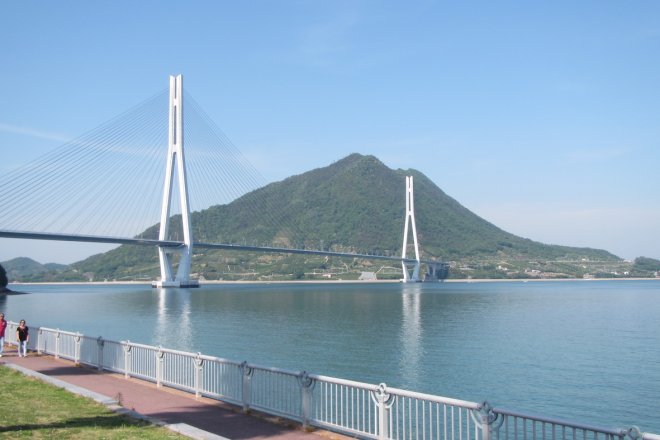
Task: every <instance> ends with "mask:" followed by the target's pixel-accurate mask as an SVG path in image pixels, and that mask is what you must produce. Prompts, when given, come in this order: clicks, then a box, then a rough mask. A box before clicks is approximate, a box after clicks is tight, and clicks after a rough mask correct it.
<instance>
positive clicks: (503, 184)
mask: <svg viewBox="0 0 660 440" xmlns="http://www.w3.org/2000/svg"><path fill="white" fill-rule="evenodd" d="M0 41H2V46H3V50H2V56H1V57H0V82H1V84H2V85H3V91H2V94H1V96H2V103H1V110H0V149H1V151H2V161H0V172H6V171H7V170H10V169H12V168H14V167H16V166H18V165H20V164H23V163H26V162H28V161H30V160H33V159H35V158H37V157H39V156H40V155H42V154H44V153H46V152H48V151H50V150H52V149H53V148H56V147H57V146H59V145H60V144H62V143H63V142H65V141H67V140H69V139H72V138H74V137H76V136H78V135H80V134H82V133H84V132H86V131H89V130H90V129H92V128H94V127H96V126H98V125H100V124H102V123H104V122H105V121H107V120H109V119H110V118H112V117H114V116H116V115H117V114H119V113H121V112H123V111H125V110H127V109H128V108H130V107H132V106H133V105H135V104H137V103H139V102H142V101H143V100H145V99H146V98H148V97H150V96H152V95H153V94H155V93H157V92H159V91H161V90H163V89H164V88H166V87H167V85H168V75H170V74H176V73H181V74H183V75H184V76H185V80H186V89H187V91H188V92H190V93H191V94H192V95H193V96H194V97H195V99H196V100H197V102H199V103H200V104H201V105H202V106H203V107H204V108H205V110H206V111H207V112H208V114H209V115H210V116H211V117H212V119H213V120H214V121H215V122H216V123H217V124H218V125H219V126H220V127H221V128H222V130H223V131H224V132H225V133H226V134H227V135H228V136H229V138H230V139H232V141H233V143H234V144H235V145H236V146H237V147H238V148H239V149H240V150H241V151H242V152H243V153H244V154H245V155H246V156H247V157H248V158H249V159H250V160H251V162H252V163H253V165H254V166H255V167H256V168H257V169H258V170H259V171H260V172H261V174H262V175H263V176H265V177H266V179H267V180H268V181H275V180H280V179H283V178H285V177H287V176H289V175H292V174H299V173H302V172H305V171H308V170H310V169H313V168H317V167H322V166H326V165H328V164H330V163H331V162H333V161H336V160H338V159H340V158H342V157H344V156H346V155H348V154H350V153H353V152H359V153H362V154H373V155H375V156H376V157H378V158H380V159H381V160H382V161H383V162H384V163H385V164H386V165H388V166H389V167H391V168H416V169H418V170H420V171H421V172H423V173H425V174H426V175H427V176H429V177H430V178H431V179H432V180H433V181H434V182H435V183H436V184H437V185H438V186H439V187H440V188H442V189H443V190H444V191H445V192H446V193H448V194H449V195H450V196H452V197H454V198H455V199H457V200H458V201H459V202H460V203H462V204H463V205H464V206H466V207H467V208H468V209H470V210H472V211H473V212H475V213H476V214H478V215H480V216H481V217H484V218H485V219H487V220H489V221H491V222H493V223H494V224H496V225H498V226H499V227H501V228H503V229H505V230H507V231H509V232H512V233H514V234H517V235H521V236H523V237H527V238H530V239H533V240H537V241H541V242H545V243H553V244H562V245H570V246H589V247H595V248H604V249H607V250H609V251H611V252H613V253H615V254H617V255H619V256H621V257H624V258H630V259H631V258H634V257H637V256H640V255H644V256H649V257H654V258H660V233H659V232H658V226H659V225H660V203H659V201H660V178H659V177H658V176H657V171H656V169H657V168H658V164H660V124H659V122H660V92H659V90H660V62H659V61H658V60H659V59H660V2H656V1H635V2H621V1H583V2H573V1H552V2H522V1H520V2H507V1H498V2H490V1H477V2H460V3H459V2H434V1H409V2H383V1H359V0H356V1H331V2H320V1H287V0H282V1H250V2H210V1H209V2H163V1H140V2H135V1H113V2H105V3H101V2H83V1H69V2H43V3H38V2H19V1H13V2H3V3H2V5H1V6H0ZM94 249H96V248H94ZM94 249H90V248H89V246H88V245H76V244H71V243H67V244H64V245H60V244H55V243H43V242H17V241H15V240H8V239H0V261H4V260H7V259H9V258H13V257H16V256H28V257H32V258H34V259H36V260H38V261H41V262H48V261H56V262H67V263H68V262H72V261H76V260H78V259H80V258H82V257H84V256H86V255H88V254H89V253H90V252H92V251H93V250H94Z"/></svg>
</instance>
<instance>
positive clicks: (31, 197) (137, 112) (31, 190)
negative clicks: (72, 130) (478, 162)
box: [0, 75, 448, 287]
mask: <svg viewBox="0 0 660 440" xmlns="http://www.w3.org/2000/svg"><path fill="white" fill-rule="evenodd" d="M184 104H185V109H186V112H185V123H184ZM184 140H185V142H184ZM184 145H185V151H184ZM165 146H167V149H166V148H165ZM163 159H166V162H167V163H166V165H165V166H163ZM260 180H263V179H260V176H259V174H258V172H257V171H256V169H254V167H253V166H252V165H250V163H249V161H248V160H247V159H246V158H245V157H244V156H243V155H242V154H241V153H240V151H239V150H238V149H237V148H236V147H235V146H234V145H233V144H232V143H231V142H230V141H229V140H228V139H227V137H226V136H225V135H224V134H223V133H222V131H221V130H220V129H219V128H218V127H217V126H216V125H215V124H214V123H213V121H211V119H210V118H209V117H208V116H207V115H206V113H204V111H203V110H202V109H201V107H200V106H199V105H198V104H197V102H196V101H195V100H194V99H193V98H192V97H191V96H190V95H188V94H186V93H184V92H183V79H182V77H181V76H180V75H179V76H177V77H170V87H169V89H166V90H164V91H162V92H160V93H158V94H157V95H154V96H153V97H151V98H150V99H148V100H146V101H145V102H143V103H141V104H139V105H138V106H136V107H134V108H132V109H130V110H129V111H127V112H125V113H123V114H121V115H119V116H117V117H116V118H114V119H112V120H110V121H108V122H107V123H105V124H103V125H101V126H100V127H98V128H97V129H95V130H92V131H90V132H88V133H86V134H84V135H82V136H80V137H79V138H76V139H74V140H73V141H71V142H68V143H66V144H64V145H62V146H61V147H59V148H57V149H56V150H54V151H52V152H50V153H49V154H47V155H45V156H43V157H41V158H40V159H38V160H36V161H34V162H31V163H29V164H27V165H25V166H23V167H21V168H19V169H17V170H15V171H13V172H10V173H8V174H6V175H4V176H2V177H0V206H3V207H5V209H3V210H0V237H5V238H22V239H38V240H57V241H76V242H93V243H113V244H128V245H138V246H151V247H155V248H157V249H158V255H159V264H160V273H161V275H160V280H158V281H156V282H154V285H155V286H159V287H191V286H196V285H198V284H197V281H196V280H193V279H191V277H190V271H191V263H192V257H193V250H194V249H198V248H202V249H222V250H234V251H250V252H267V253H285V254H302V255H323V256H329V257H349V258H361V259H370V260H389V261H396V262H399V263H400V264H401V267H402V273H403V277H402V279H403V281H406V282H415V281H420V280H421V278H420V270H421V265H422V264H425V265H426V267H427V273H426V277H427V279H433V280H438V279H444V278H445V277H446V276H447V271H448V265H447V264H446V263H443V262H440V261H435V260H424V259H421V258H420V251H419V245H418V242H417V231H416V225H415V213H414V197H413V181H412V177H407V178H406V188H405V191H406V205H405V226H404V234H403V245H402V252H401V254H400V256H393V255H375V254H370V253H352V252H342V251H338V250H331V249H329V250H326V249H322V248H320V249H319V248H314V245H313V243H310V240H309V238H307V237H305V234H304V233H303V232H302V231H301V230H300V229H299V228H297V227H296V226H295V225H294V224H292V223H291V222H288V223H287V222H283V221H282V220H281V219H282V218H283V216H281V215H279V214H280V212H281V211H282V209H283V208H282V207H281V206H279V205H278V204H277V203H276V202H272V203H270V202H268V201H266V202H264V201H263V200H262V201H256V200H255V201H251V200H250V198H249V197H248V198H246V203H247V205H248V207H249V208H251V209H252V210H253V211H254V212H257V211H258V212H261V213H266V214H264V218H263V219H260V220H262V221H264V222H270V223H271V224H275V225H276V229H277V230H278V231H282V232H281V233H280V234H279V235H281V236H284V237H286V239H285V240H280V242H279V243H274V244H273V245H261V246H259V245H257V244H255V245H248V244H246V243H244V244H233V243H231V242H229V243H228V242H224V243H223V242H209V241H208V240H204V232H203V231H202V232H201V233H200V231H199V230H198V229H195V230H196V231H197V232H196V235H197V237H196V239H194V238H193V230H194V228H193V224H192V215H191V214H192V213H193V212H195V211H201V210H203V209H206V208H208V207H209V206H213V205H218V204H221V203H228V202H230V201H232V200H235V199H237V198H239V197H242V196H244V195H245V194H248V193H250V192H251V191H253V190H255V189H257V188H259V187H260V186H262V183H261V182H260ZM250 203H252V205H250ZM263 203H266V204H268V206H262V205H261V204H263ZM257 204H260V205H259V206H257ZM175 216H176V218H177V221H176V222H174V221H173V218H174V217H175ZM218 221H222V219H218ZM155 224H157V225H158V226H157V230H154V227H153V225H155ZM410 230H412V237H411V240H410V244H409V242H408V236H409V232H410ZM200 237H201V239H200ZM296 243H297V244H298V245H297V246H296V245H295V244H296ZM321 247H322V246H321ZM409 247H413V249H414V257H408V256H407V253H408V248H409ZM175 269H176V272H175Z"/></svg>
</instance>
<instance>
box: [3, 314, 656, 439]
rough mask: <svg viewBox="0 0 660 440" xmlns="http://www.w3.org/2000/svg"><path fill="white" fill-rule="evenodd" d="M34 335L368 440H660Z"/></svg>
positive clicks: (47, 349) (67, 336) (280, 372)
mask: <svg viewBox="0 0 660 440" xmlns="http://www.w3.org/2000/svg"><path fill="white" fill-rule="evenodd" d="M17 326H18V324H17V323H15V322H9V325H8V326H7V332H6V338H5V339H6V341H7V342H8V343H11V344H17V340H16V327H17ZM31 333H32V337H31V339H30V341H29V344H28V349H30V350H32V351H37V352H39V353H46V354H49V355H52V356H54V357H56V358H62V359H67V360H71V361H73V362H75V363H76V364H84V365H87V366H91V367H95V368H97V369H98V370H100V371H103V370H105V371H111V372H114V373H119V374H123V375H124V376H125V377H127V378H128V377H133V378H139V379H143V380H146V381H149V382H153V383H155V384H156V385H157V386H159V387H160V386H167V387H171V388H176V389H178V390H183V391H186V392H189V393H193V394H195V396H204V397H209V398H212V399H217V400H221V401H224V402H228V403H231V404H234V405H238V406H240V407H241V408H242V409H243V410H244V411H249V410H251V409H254V410H258V411H261V412H264V413H268V414H272V415H276V416H280V417H283V418H286V419H290V420H293V421H296V422H299V423H301V424H302V425H303V426H304V427H308V426H313V427H318V428H323V429H327V430H331V431H335V432H338V433H342V434H347V435H351V436H356V437H359V438H371V439H401V440H407V439H438V440H491V439H492V440H518V439H522V440H527V439H529V440H560V439H561V440H578V439H580V440H660V435H657V434H652V433H645V432H642V431H641V430H640V429H639V428H637V427H634V426H633V427H629V428H625V429H608V428H603V427H598V426H592V425H587V424H582V423H574V422H569V421H565V420H558V419H553V418H549V417H539V416H534V415H530V414H525V413H522V412H516V411H510V410H506V409H502V408H497V407H492V406H491V405H490V404H489V403H488V402H483V403H476V402H469V401H465V400H458V399H451V398H448V397H441V396H433V395H430V394H423V393H416V392H411V391H406V390H401V389H397V388H390V387H388V386H386V385H385V384H382V383H381V384H379V385H373V384H368V383H362V382H355V381H351V380H345V379H338V378H334V377H328V376H321V375H318V374H310V373H307V372H305V371H291V370H284V369H279V368H271V367H264V366H260V365H253V364H249V363H247V362H236V361H232V360H228V359H223V358H218V357H213V356H207V355H203V354H201V353H189V352H184V351H178V350H170V349H167V348H163V347H154V346H150V345H144V344H138V343H135V342H130V341H111V340H106V339H103V338H102V337H100V336H99V337H90V336H85V335H82V334H80V333H72V332H68V331H63V330H59V329H51V328H46V327H38V328H34V327H33V328H32V332H31ZM35 336H36V337H35Z"/></svg>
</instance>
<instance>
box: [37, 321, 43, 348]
mask: <svg viewBox="0 0 660 440" xmlns="http://www.w3.org/2000/svg"><path fill="white" fill-rule="evenodd" d="M43 335H44V330H43V329H42V328H41V327H39V332H38V333H37V354H41V353H43V347H44V336H43Z"/></svg>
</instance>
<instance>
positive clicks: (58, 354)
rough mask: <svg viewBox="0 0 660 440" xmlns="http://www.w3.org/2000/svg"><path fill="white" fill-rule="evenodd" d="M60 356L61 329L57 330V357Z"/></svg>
mask: <svg viewBox="0 0 660 440" xmlns="http://www.w3.org/2000/svg"><path fill="white" fill-rule="evenodd" d="M59 358H60V329H59V328H58V329H57V330H56V331H55V359H59Z"/></svg>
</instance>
